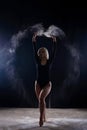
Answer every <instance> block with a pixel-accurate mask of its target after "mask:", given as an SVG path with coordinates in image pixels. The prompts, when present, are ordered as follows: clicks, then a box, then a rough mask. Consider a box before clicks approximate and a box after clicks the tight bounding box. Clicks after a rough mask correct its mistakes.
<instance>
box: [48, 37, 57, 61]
mask: <svg viewBox="0 0 87 130" xmlns="http://www.w3.org/2000/svg"><path fill="white" fill-rule="evenodd" d="M52 40H53V45H52V52H51V56H50V59H49V61H50V63H52V61H53V59H54V57H55V53H56V48H57V46H56V45H57V43H56V42H57V40H56V37H54V36H52Z"/></svg>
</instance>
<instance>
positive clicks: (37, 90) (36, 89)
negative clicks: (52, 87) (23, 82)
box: [35, 81, 41, 101]
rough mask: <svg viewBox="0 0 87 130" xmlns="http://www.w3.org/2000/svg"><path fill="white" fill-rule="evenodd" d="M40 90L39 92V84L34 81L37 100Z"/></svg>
mask: <svg viewBox="0 0 87 130" xmlns="http://www.w3.org/2000/svg"><path fill="white" fill-rule="evenodd" d="M40 92H41V88H40V86H39V84H37V81H35V93H36V97H37V99H38V101H39V95H40Z"/></svg>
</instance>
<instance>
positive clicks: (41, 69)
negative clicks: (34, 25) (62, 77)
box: [33, 42, 56, 88]
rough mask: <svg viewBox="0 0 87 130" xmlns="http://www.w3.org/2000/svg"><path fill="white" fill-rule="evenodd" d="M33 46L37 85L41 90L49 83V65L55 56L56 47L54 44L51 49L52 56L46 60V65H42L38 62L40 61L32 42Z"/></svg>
mask: <svg viewBox="0 0 87 130" xmlns="http://www.w3.org/2000/svg"><path fill="white" fill-rule="evenodd" d="M33 45H34V52H35V59H36V62H37V83H38V84H39V85H40V87H41V88H43V87H44V86H45V85H46V84H48V83H49V81H50V78H49V71H50V65H51V63H52V60H53V58H54V55H55V49H56V46H55V43H54V45H53V46H55V47H53V54H52V56H51V57H50V59H49V60H47V63H46V64H45V65H42V64H41V62H40V59H39V57H38V55H37V49H36V43H35V42H33Z"/></svg>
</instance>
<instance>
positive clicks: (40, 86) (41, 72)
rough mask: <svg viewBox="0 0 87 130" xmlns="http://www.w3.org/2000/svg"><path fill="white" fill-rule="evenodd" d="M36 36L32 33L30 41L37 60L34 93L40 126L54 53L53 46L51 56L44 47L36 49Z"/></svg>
mask: <svg viewBox="0 0 87 130" xmlns="http://www.w3.org/2000/svg"><path fill="white" fill-rule="evenodd" d="M36 37H37V34H34V35H33V38H32V42H33V47H34V53H35V59H36V62H37V72H38V76H37V80H36V81H35V93H36V96H37V98H38V101H39V107H40V119H39V125H40V127H41V126H42V125H43V123H44V122H45V121H46V118H45V108H46V102H45V99H46V97H47V96H48V94H49V93H50V91H51V87H52V84H51V81H50V79H49V70H50V65H51V63H52V61H53V57H54V54H55V48H56V46H54V48H53V49H54V50H53V54H52V56H51V58H49V53H48V50H47V49H46V48H45V47H41V48H40V49H38V51H37V49H36ZM52 39H53V43H54V44H55V43H56V37H54V36H52Z"/></svg>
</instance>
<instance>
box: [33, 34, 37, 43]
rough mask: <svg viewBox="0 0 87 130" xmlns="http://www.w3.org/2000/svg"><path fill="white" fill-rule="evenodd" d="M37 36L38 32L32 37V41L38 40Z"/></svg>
mask: <svg viewBox="0 0 87 130" xmlns="http://www.w3.org/2000/svg"><path fill="white" fill-rule="evenodd" d="M36 37H37V34H36V33H34V35H33V37H32V42H36Z"/></svg>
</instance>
